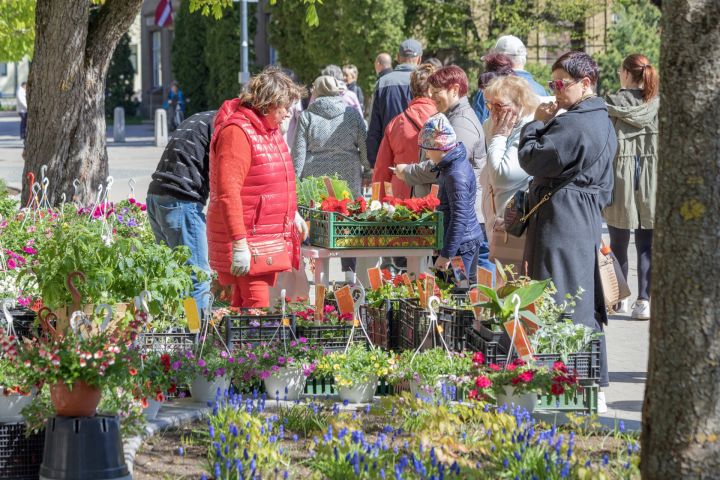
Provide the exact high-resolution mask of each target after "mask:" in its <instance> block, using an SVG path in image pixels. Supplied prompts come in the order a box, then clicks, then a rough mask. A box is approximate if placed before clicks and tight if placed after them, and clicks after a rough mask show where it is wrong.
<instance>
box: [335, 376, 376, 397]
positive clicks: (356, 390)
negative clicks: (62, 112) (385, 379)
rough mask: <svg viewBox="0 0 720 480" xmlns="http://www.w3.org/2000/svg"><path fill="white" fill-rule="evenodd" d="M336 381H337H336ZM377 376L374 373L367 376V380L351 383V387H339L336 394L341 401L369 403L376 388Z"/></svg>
mask: <svg viewBox="0 0 720 480" xmlns="http://www.w3.org/2000/svg"><path fill="white" fill-rule="evenodd" d="M336 383H337V382H336ZM377 384H378V377H377V376H376V375H373V376H371V377H370V378H368V380H367V381H365V382H362V383H358V384H357V385H353V386H352V387H339V388H338V395H339V396H340V400H342V401H343V402H344V401H345V400H347V401H348V402H350V403H370V402H372V400H373V397H374V396H375V390H377Z"/></svg>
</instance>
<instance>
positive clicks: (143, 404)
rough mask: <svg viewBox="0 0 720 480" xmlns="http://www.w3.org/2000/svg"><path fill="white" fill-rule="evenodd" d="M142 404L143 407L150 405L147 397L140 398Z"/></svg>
mask: <svg viewBox="0 0 720 480" xmlns="http://www.w3.org/2000/svg"><path fill="white" fill-rule="evenodd" d="M140 404H141V405H142V407H143V408H147V407H148V401H147V398H143V399H141V400H140Z"/></svg>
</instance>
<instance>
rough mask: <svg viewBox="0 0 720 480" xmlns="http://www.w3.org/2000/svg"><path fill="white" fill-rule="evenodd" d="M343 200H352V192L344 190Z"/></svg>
mask: <svg viewBox="0 0 720 480" xmlns="http://www.w3.org/2000/svg"><path fill="white" fill-rule="evenodd" d="M342 199H343V200H350V192H348V191H347V190H343V192H342Z"/></svg>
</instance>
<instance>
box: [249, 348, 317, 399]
mask: <svg viewBox="0 0 720 480" xmlns="http://www.w3.org/2000/svg"><path fill="white" fill-rule="evenodd" d="M243 351H245V352H246V358H248V361H247V362H246V363H245V366H246V368H251V369H253V370H254V372H255V374H256V375H257V378H259V379H260V380H262V381H263V383H264V385H265V391H266V392H267V395H268V397H269V398H274V399H278V400H288V401H295V400H297V399H298V398H299V397H300V395H301V394H302V393H303V392H304V391H305V380H306V378H307V377H308V376H310V375H311V374H312V373H313V372H314V371H315V362H316V360H317V358H318V357H320V356H321V355H322V351H321V350H320V349H318V348H315V347H313V346H312V345H310V344H308V340H307V339H306V338H305V337H300V338H299V339H297V340H291V341H285V342H281V341H274V342H271V343H261V344H259V345H257V346H255V347H253V346H252V345H244V346H243ZM248 351H251V352H252V353H253V356H252V357H250V356H247V352H248Z"/></svg>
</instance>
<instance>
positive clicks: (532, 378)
mask: <svg viewBox="0 0 720 480" xmlns="http://www.w3.org/2000/svg"><path fill="white" fill-rule="evenodd" d="M484 363H485V359H484V358H483V355H482V353H480V352H477V353H475V355H474V357H473V364H474V366H475V367H476V369H477V370H476V376H475V379H474V380H473V388H472V390H470V392H469V395H468V397H469V398H470V399H472V400H487V399H489V398H490V397H492V398H494V399H495V401H496V403H497V405H511V404H514V405H515V406H519V407H522V408H524V409H526V410H527V411H528V412H531V413H532V412H533V410H535V405H536V404H537V396H538V394H541V395H543V394H553V395H556V396H559V395H562V394H564V393H570V392H572V391H574V390H576V389H578V388H580V384H579V382H578V379H577V377H575V376H574V375H572V374H570V373H569V372H568V369H567V367H566V366H565V364H564V363H562V362H555V363H554V364H553V366H552V367H551V368H548V367H544V366H537V365H534V364H532V363H527V362H525V361H523V360H521V359H519V358H518V359H515V360H513V361H512V362H511V363H508V364H506V365H504V366H502V365H498V364H495V363H491V364H489V365H485V364H484Z"/></svg>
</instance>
